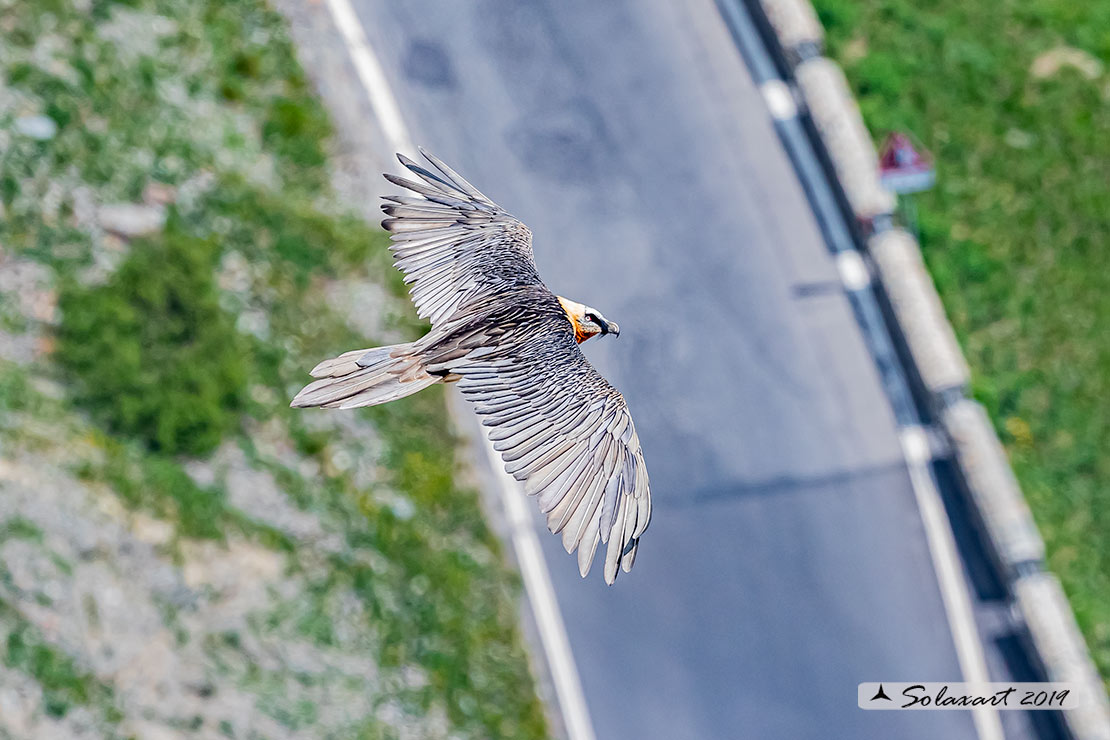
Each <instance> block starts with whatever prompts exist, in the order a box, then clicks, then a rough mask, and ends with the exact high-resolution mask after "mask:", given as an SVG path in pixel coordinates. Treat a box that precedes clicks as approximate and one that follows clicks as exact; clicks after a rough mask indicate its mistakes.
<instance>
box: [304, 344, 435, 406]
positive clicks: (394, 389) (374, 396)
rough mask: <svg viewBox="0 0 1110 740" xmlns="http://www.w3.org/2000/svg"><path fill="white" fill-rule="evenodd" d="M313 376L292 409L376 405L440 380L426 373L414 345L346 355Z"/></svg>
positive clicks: (315, 370)
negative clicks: (312, 380) (314, 379)
mask: <svg viewBox="0 0 1110 740" xmlns="http://www.w3.org/2000/svg"><path fill="white" fill-rule="evenodd" d="M311 375H312V377H314V378H317V380H316V381H314V382H312V383H309V384H308V385H306V386H305V387H304V388H303V389H302V390H301V392H300V393H298V394H297V396H296V397H295V398H294V399H293V402H292V403H291V404H290V405H291V406H293V407H295V408H304V407H308V406H322V407H324V408H332V409H353V408H356V407H358V406H376V405H378V404H380V403H387V402H388V401H395V400H397V399H398V398H404V397H405V396H409V395H412V394H413V393H416V392H417V391H420V390H423V389H424V388H427V387H428V386H430V385H433V384H434V383H437V382H439V381H440V380H441V378H440V377H439V376H436V375H429V374H428V373H427V372H426V371H425V370H424V368H423V366H422V365H421V363H420V358H419V357H418V356H417V355H416V354H415V352H414V348H413V345H412V344H411V343H409V344H393V345H390V346H388V347H375V348H373V349H356V350H353V351H351V352H345V353H343V354H341V355H339V357H333V358H332V359H330V360H324V361H323V362H321V363H320V364H319V365H317V366H316V367H314V368H312V373H311Z"/></svg>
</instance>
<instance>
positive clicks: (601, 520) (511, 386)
mask: <svg viewBox="0 0 1110 740" xmlns="http://www.w3.org/2000/svg"><path fill="white" fill-rule="evenodd" d="M499 342H500V343H499V345H498V351H496V352H490V351H488V350H487V351H485V352H484V353H483V354H482V355H481V356H478V357H475V356H474V353H471V354H470V355H467V356H466V357H464V358H462V359H461V360H460V359H458V358H457V357H455V358H454V359H453V361H452V362H451V371H452V372H454V373H457V374H458V375H459V376H460V380H459V383H458V386H459V389H460V390H461V391H462V393H463V395H464V397H466V398H467V399H468V400H470V401H472V402H473V403H474V405H475V407H476V411H477V412H478V414H479V416H480V418H481V419H482V423H483V424H484V425H485V426H487V427H489V437H490V439H491V440H492V441H493V442H494V447H495V449H497V450H498V451H499V452H500V453H501V457H502V459H503V460H504V461H505V468H506V470H507V471H508V472H509V473H511V474H512V475H513V476H514V477H515V478H516V479H517V480H519V481H522V482H524V484H525V491H526V492H527V493H528V494H530V495H532V496H535V497H536V498H537V500H538V501H539V504H540V507H541V509H542V510H543V512H544V513H545V514H546V515H547V526H548V529H550V530H551V531H552V532H553V533H559V532H561V533H562V535H563V546H564V547H565V548H566V550H567V552H568V553H569V552H573V551H574V550H575V549H576V548H577V549H578V564H579V570H580V572H581V573H582V575H583V576H585V575H586V573H587V572H588V571H589V568H590V564H591V562H592V561H593V557H594V553H595V552H596V550H597V548H598V545H599V544H606V545H607V549H606V555H605V581H606V582H607V583H610V584H611V583H613V581H614V580H615V579H616V577H617V573H618V571H619V570H624V571H626V572H627V571H628V570H629V569H631V567H632V563H633V561H634V559H635V556H636V548H637V545H638V543H639V538H640V536H641V535H642V534H643V533H644V530H645V529H647V526H648V522H649V521H650V520H651V495H650V491H649V488H648V474H647V468H646V466H645V464H644V456H643V452H642V450H641V448H640V440H639V437H637V435H636V429H635V426H634V425H633V423H632V418H631V416H630V414H629V411H628V406H627V404H626V403H625V401H624V398H623V397H622V396H621V394H620V393H619V392H618V391H617V390H616V389H615V388H613V387H612V386H611V385H609V383H608V382H607V381H606V380H605V379H604V378H603V377H602V376H601V374H600V373H598V372H597V370H595V369H594V367H593V366H592V365H591V364H590V363H589V361H588V360H587V359H586V357H585V355H583V354H582V351H581V350H580V349H579V347H578V345H577V344H576V343H575V341H574V338H573V335H572V334H571V333H570V332H568V331H565V330H550V329H549V327H544V326H542V325H541V326H539V327H536V326H534V325H533V326H531V327H527V328H525V327H518V328H517V329H516V330H515V331H513V332H510V333H509V334H507V335H503V336H502V337H500V338H499ZM429 366H430V367H433V368H434V367H435V365H434V360H433V361H432V363H431V364H430V365H429Z"/></svg>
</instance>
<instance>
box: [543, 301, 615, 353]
mask: <svg viewBox="0 0 1110 740" xmlns="http://www.w3.org/2000/svg"><path fill="white" fill-rule="evenodd" d="M558 298H559V305H561V306H562V307H563V310H564V311H566V312H567V318H568V319H570V323H571V324H572V325H573V326H574V338H575V339H576V340H577V341H578V343H579V344H582V342H585V341H586V340H587V339H589V338H590V337H596V336H597V335H598V334H612V335H613V336H614V337H616V336H619V335H620V333H621V328H620V327H619V326H617V322H615V321H609V320H608V319H607V318H605V317H604V316H602V315H601V311H598V310H597V309H596V308H590V307H589V306H585V305H583V304H581V303H578V302H577V301H572V300H570V299H569V298H563V297H562V296H558Z"/></svg>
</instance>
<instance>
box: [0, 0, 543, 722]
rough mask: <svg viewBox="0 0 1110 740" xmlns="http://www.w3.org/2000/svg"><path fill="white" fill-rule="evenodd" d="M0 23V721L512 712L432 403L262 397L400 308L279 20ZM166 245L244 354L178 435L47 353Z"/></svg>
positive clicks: (506, 718)
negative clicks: (205, 279) (203, 251)
mask: <svg viewBox="0 0 1110 740" xmlns="http://www.w3.org/2000/svg"><path fill="white" fill-rule="evenodd" d="M0 39H2V41H3V42H2V43H0V737H7V738H50V739H51V740H54V739H55V738H70V737H73V738H78V737H80V738H100V737H135V738H153V739H158V738H171V737H173V738H176V737H198V738H206V737H212V738H217V737H230V738H294V737H298V738H299V737H304V738H309V737H311V738H329V737H331V738H347V737H368V738H431V737H475V738H479V737H481V738H487V737H514V738H515V737H537V736H542V735H543V734H544V732H545V731H544V724H543V719H542V712H541V710H540V707H539V703H538V701H537V700H536V698H535V695H534V691H533V688H532V685H533V684H532V680H531V677H530V675H529V669H528V665H527V661H526V659H525V656H524V652H523V650H522V648H521V645H520V639H519V636H518V635H519V632H518V629H517V627H516V618H517V606H516V598H517V593H518V587H517V585H516V582H515V579H514V578H513V577H512V576H511V575H510V574H509V573H508V572H507V571H506V569H505V567H504V565H503V559H502V555H501V552H500V548H499V546H498V543H497V541H496V539H495V538H494V537H493V536H492V535H491V534H490V532H489V531H488V529H487V528H486V527H485V525H484V523H483V520H482V517H481V515H480V512H479V510H478V503H477V497H476V495H475V494H474V493H473V492H472V491H467V490H466V489H464V488H462V487H460V486H459V485H458V484H457V483H456V482H455V479H456V470H455V464H454V456H453V450H454V441H453V440H452V438H451V436H450V434H449V433H447V432H445V431H444V430H445V428H446V426H447V422H446V416H445V413H444V409H443V402H442V397H441V396H439V395H434V394H433V395H429V396H427V397H425V398H423V399H414V400H413V401H412V402H411V403H409V402H406V403H402V404H397V405H395V407H391V408H388V409H380V410H375V411H374V412H373V413H355V412H336V413H326V412H308V413H303V412H293V411H291V410H289V409H288V408H287V402H288V401H287V399H288V398H289V397H290V394H291V393H292V392H294V391H295V390H296V388H297V387H298V385H299V384H300V383H302V382H303V381H304V380H305V372H304V371H305V369H306V368H308V367H311V365H312V364H314V363H315V362H316V361H317V360H319V359H321V358H322V357H325V356H328V355H331V354H335V353H336V352H338V351H341V350H344V349H348V348H350V347H352V346H371V345H373V344H376V343H383V342H388V341H396V340H398V339H399V338H401V337H405V336H411V335H412V334H413V333H414V332H417V331H419V330H420V328H419V327H418V326H417V325H415V324H414V323H413V320H412V319H411V317H410V312H409V308H408V304H407V301H406V300H405V298H404V296H403V294H402V292H401V289H400V286H399V284H398V282H397V280H396V279H395V277H393V276H392V275H391V274H390V273H389V270H388V262H387V257H386V255H385V252H384V249H383V244H382V241H381V238H380V236H379V235H377V234H376V233H374V232H372V231H370V230H369V229H367V228H366V227H365V226H364V225H363V224H362V223H361V222H360V221H358V220H357V219H354V218H352V217H350V216H347V215H344V208H345V206H343V205H342V204H341V203H340V204H339V205H337V202H338V201H337V198H336V196H335V191H334V190H333V185H332V183H333V173H334V170H332V169H331V168H330V167H329V166H328V155H329V153H331V152H334V151H335V150H336V146H337V145H335V144H334V143H333V144H328V145H327V146H322V142H324V141H333V140H332V139H329V138H328V136H329V132H330V127H329V124H328V122H327V117H326V116H325V115H324V114H323V111H322V109H321V108H320V107H319V104H318V103H316V102H315V101H314V99H313V97H312V94H311V92H310V90H308V89H307V85H306V84H305V82H304V80H303V77H302V75H301V73H300V71H299V67H298V66H297V64H296V61H295V58H294V55H293V53H292V48H291V45H290V43H289V41H288V39H287V38H286V36H285V30H284V26H283V24H282V21H281V19H280V18H279V17H278V16H277V15H276V14H274V13H272V12H271V11H269V10H268V9H267V8H266V7H265V6H264V4H262V3H261V2H253V1H248V2H232V1H231V0H206V1H204V2H197V3H189V4H184V3H173V2H168V1H166V2H158V1H156V0H149V1H138V2H128V3H113V2H101V1H99V0H43V2H36V3H25V2H21V1H20V0H0ZM329 147H330V148H329ZM339 148H341V145H339ZM348 178H349V175H348ZM340 181H341V182H342V179H341V180H340ZM347 191H348V192H349V189H347ZM178 243H180V244H185V245H192V244H201V243H203V244H216V247H215V249H216V254H217V258H216V261H215V267H214V269H213V274H212V276H211V278H212V281H213V284H214V286H215V288H214V290H215V291H216V294H217V295H218V302H219V307H220V308H219V310H220V311H222V312H224V314H226V315H227V316H229V317H230V318H231V322H232V325H233V326H234V327H235V333H236V337H237V338H236V340H235V341H236V343H237V345H236V346H239V343H241V346H242V347H243V352H242V354H243V356H244V359H243V362H242V367H241V368H240V371H239V374H240V375H241V376H242V384H241V385H242V393H241V397H239V398H236V399H234V403H233V404H231V405H230V406H229V407H228V408H230V409H231V412H229V413H231V414H232V422H231V423H230V424H229V425H224V426H221V427H219V434H218V443H217V444H214V445H211V446H210V449H205V450H204V451H203V452H199V453H197V452H192V453H188V454H186V453H183V452H181V451H180V450H174V449H168V448H166V447H165V444H164V442H161V443H160V442H158V441H157V440H158V439H162V438H160V437H159V438H155V437H151V436H144V433H143V432H142V427H136V426H134V425H132V426H128V422H127V421H126V416H125V417H124V420H123V421H121V420H120V418H119V417H118V415H116V414H113V413H108V412H106V411H105V410H104V409H103V408H98V407H97V406H96V405H95V404H94V403H93V402H91V401H89V400H88V399H90V398H95V397H96V394H95V390H96V389H95V388H88V387H87V386H88V385H89V383H90V382H91V381H90V380H89V378H90V377H94V376H90V375H88V373H87V372H86V370H85V369H83V368H87V367H88V366H89V364H88V363H89V362H93V363H94V365H95V367H97V368H100V369H99V370H98V372H102V371H103V367H105V365H104V363H105V362H107V363H109V364H107V365H106V366H107V367H108V368H109V371H110V369H111V367H112V366H111V364H110V362H111V354H112V353H111V352H110V351H109V352H105V353H103V354H105V355H107V356H108V357H107V359H105V360H104V362H100V360H98V359H97V358H93V360H89V361H82V362H84V363H85V364H81V363H75V362H71V361H67V358H66V357H65V356H61V355H60V350H59V347H62V348H63V349H64V348H65V347H67V346H75V345H72V344H69V345H67V344H65V342H73V341H74V331H75V329H74V328H73V327H74V326H75V325H77V323H78V322H77V321H76V317H74V316H73V315H72V311H71V314H70V315H68V316H67V314H66V311H65V310H63V309H64V306H66V305H69V306H85V305H88V306H94V307H95V306H101V305H105V306H109V307H111V306H116V304H115V303H111V301H115V300H116V299H117V298H118V299H119V306H122V307H126V306H128V305H131V306H134V305H145V304H136V303H135V301H134V299H133V298H132V296H131V294H130V293H128V291H134V292H135V293H136V294H141V293H142V291H143V285H144V281H142V280H140V281H139V284H138V285H131V284H130V283H126V282H125V281H123V280H122V279H121V278H120V276H121V275H123V274H134V273H135V270H136V269H137V268H136V267H135V265H139V264H142V263H141V261H138V260H137V257H138V256H140V255H139V254H138V253H139V252H140V251H141V250H149V249H168V250H171V251H170V253H171V254H172V253H173V252H172V250H173V249H176V248H177V247H175V246H174V245H175V244H178ZM190 248H191V247H190ZM121 265H131V268H129V269H130V272H128V271H127V270H122V268H121ZM121 270H122V271H121ZM151 277H152V279H153V277H154V276H153V275H152V276H151ZM98 291H99V292H98ZM94 299H95V300H94ZM144 300H148V299H145V298H144ZM82 301H84V302H82ZM97 301H99V302H97ZM129 301H130V303H129ZM170 308H173V306H170ZM117 309H118V310H124V308H118V307H117V308H111V310H117ZM97 310H99V309H97ZM140 313H141V312H140ZM108 318H111V317H110V316H109V317H108ZM187 319H188V317H186V321H187ZM133 320H134V321H137V322H139V324H142V322H143V321H144V320H147V321H149V318H147V317H144V316H142V315H139V316H137V317H135V318H134V319H133ZM145 330H146V329H145V327H144V331H145ZM152 336H153V335H152ZM157 336H162V335H161V334H157ZM59 337H61V339H59ZM90 341H92V338H91V337H90ZM160 341H161V340H160ZM356 343H357V344H356ZM76 346H80V345H76ZM155 349H157V351H158V352H168V353H169V354H168V355H158V356H159V357H162V356H168V357H173V356H174V355H173V352H176V351H178V350H179V349H181V348H179V347H177V346H168V347H159V348H151V347H147V346H140V347H139V348H138V350H137V351H138V352H139V354H140V357H141V359H145V358H147V357H148V355H149V356H153V353H154V351H155ZM120 353H121V355H122V354H125V352H124V348H123V347H122V346H121V349H120ZM122 362H123V360H122V359H121V363H122ZM97 363H99V364H97ZM122 367H123V365H122V364H121V368H122ZM122 372H123V370H121V373H122ZM83 373H84V374H83ZM99 377H103V376H99ZM156 377H161V376H156ZM166 377H167V378H168V380H166V381H165V382H166V383H168V384H172V383H173V382H176V381H175V380H174V378H175V377H176V376H172V375H167V376H166ZM236 377H238V376H236ZM109 379H110V376H109ZM154 387H155V388H157V386H154ZM229 403H230V402H229ZM164 410H165V409H164ZM169 411H174V412H176V411H177V409H168V410H167V413H168V412H169ZM201 421H203V422H204V423H207V421H206V420H203V419H202V420H201ZM213 428H215V427H213ZM160 445H161V446H160Z"/></svg>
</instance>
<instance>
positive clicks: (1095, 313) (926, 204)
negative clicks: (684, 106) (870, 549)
mask: <svg viewBox="0 0 1110 740" xmlns="http://www.w3.org/2000/svg"><path fill="white" fill-rule="evenodd" d="M815 5H816V7H817V9H818V12H819V15H820V17H821V20H822V21H823V22H824V24H825V27H826V29H827V31H828V43H829V49H830V55H831V56H833V57H834V58H837V59H838V60H840V61H841V63H842V64H843V65H844V68H845V71H846V73H847V75H848V78H849V80H850V81H851V83H852V85H853V86H854V88H855V91H856V94H857V96H858V98H859V101H860V106H861V108H862V109H863V113H864V117H865V119H866V120H867V123H868V125H869V127H870V128H871V131H872V133H873V134H874V135H875V137H876V138H879V137H881V136H882V135H884V134H885V133H886V132H887V131H890V130H895V129H908V130H909V131H911V132H913V133H914V134H916V135H917V136H919V137H920V138H921V139H922V141H923V142H924V144H925V145H926V146H927V147H928V148H929V149H931V150H932V152H933V153H934V154H935V155H936V159H937V171H938V182H937V186H936V188H935V189H934V190H933V191H931V192H929V193H926V194H924V195H921V196H919V197H918V206H919V210H920V228H921V245H922V250H923V252H924V255H925V259H926V262H927V263H928V266H929V269H930V271H931V272H932V275H933V278H934V279H935V281H936V284H937V288H938V289H939V291H940V294H941V297H942V299H943V301H944V304H945V307H946V309H947V311H948V315H949V317H950V318H951V320H952V323H953V324H954V325H955V327H956V332H957V334H958V335H959V338H960V340H961V343H962V345H963V347H964V351H965V352H966V353H967V356H968V360H969V362H970V364H971V366H972V369H973V376H974V381H973V385H974V394H975V396H976V398H978V399H979V400H981V401H982V402H983V403H984V404H985V405H986V406H987V408H988V409H989V411H990V414H991V417H992V418H993V419H994V422H995V424H996V426H997V428H998V431H999V434H1000V435H1001V436H1002V439H1003V441H1004V443H1005V444H1006V447H1007V450H1008V451H1009V454H1010V458H1011V460H1012V462H1013V465H1014V469H1015V471H1016V472H1017V475H1018V478H1019V479H1020V480H1021V483H1022V487H1023V489H1024V491H1025V495H1026V498H1027V499H1028V501H1029V503H1030V505H1031V507H1032V508H1033V512H1034V515H1035V516H1036V519H1037V523H1038V525H1039V527H1040V530H1041V532H1042V534H1043V535H1044V538H1045V541H1046V544H1047V547H1048V561H1049V566H1050V567H1051V568H1052V570H1053V571H1055V572H1056V573H1057V574H1059V576H1060V578H1061V580H1062V581H1063V584H1064V588H1065V590H1066V591H1067V593H1068V596H1069V598H1070V600H1071V603H1072V606H1073V607H1074V609H1075V612H1076V616H1077V618H1078V620H1079V623H1080V626H1081V628H1082V630H1083V632H1084V634H1085V636H1086V638H1087V642H1088V644H1089V646H1090V648H1091V651H1092V653H1093V655H1094V658H1095V661H1096V663H1097V664H1098V666H1099V668H1100V670H1101V672H1102V674H1103V675H1104V676H1106V677H1110V455H1108V454H1107V452H1108V451H1110V342H1108V341H1107V337H1108V330H1107V327H1108V326H1110V271H1108V270H1107V269H1106V266H1105V262H1106V255H1105V251H1106V245H1107V244H1108V243H1110V177H1108V176H1107V163H1108V162H1110V105H1108V103H1107V101H1108V99H1110V74H1107V72H1106V71H1105V67H1106V65H1107V64H1108V63H1110V2H1107V0H1095V1H1093V2H1085V3H1074V2H1064V1H1062V0H1004V1H1003V2H983V1H982V0H980V1H978V2H970V3H969V2H959V1H958V0H930V1H929V2H913V1H911V0H816V2H815ZM1064 47H1070V48H1071V49H1074V50H1077V51H1072V52H1069V53H1070V54H1071V56H1070V57H1067V56H1064V55H1059V52H1057V57H1056V58H1057V59H1066V58H1074V59H1076V60H1078V62H1079V63H1078V65H1074V64H1064V65H1063V66H1060V67H1059V69H1057V70H1056V71H1054V72H1051V73H1049V74H1044V73H1043V72H1042V73H1040V74H1035V73H1034V66H1035V64H1036V63H1037V62H1038V59H1039V60H1040V65H1041V69H1042V70H1045V69H1048V68H1050V67H1051V65H1049V64H1047V62H1050V61H1051V60H1052V59H1053V56H1052V55H1051V53H1052V52H1053V51H1054V50H1059V49H1061V48H1064ZM1046 53H1048V54H1049V56H1042V55H1045V54H1046Z"/></svg>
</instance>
